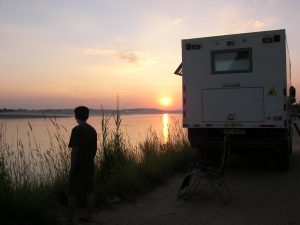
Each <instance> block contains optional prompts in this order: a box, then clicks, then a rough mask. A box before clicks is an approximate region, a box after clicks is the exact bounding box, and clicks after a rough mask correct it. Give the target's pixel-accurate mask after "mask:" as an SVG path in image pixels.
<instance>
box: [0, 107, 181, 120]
mask: <svg viewBox="0 0 300 225" xmlns="http://www.w3.org/2000/svg"><path fill="white" fill-rule="evenodd" d="M116 112H117V110H110V109H109V110H94V109H91V111H90V116H102V115H103V114H105V115H108V114H114V113H116ZM118 113H120V114H121V115H147V114H148V115H154V114H165V113H168V114H181V113H182V112H181V111H179V110H160V109H120V110H118ZM73 116H74V115H73V110H70V109H66V110H63V109H58V110H20V111H19V110H13V111H0V119H3V120H5V119H53V118H54V119H55V118H70V117H73Z"/></svg>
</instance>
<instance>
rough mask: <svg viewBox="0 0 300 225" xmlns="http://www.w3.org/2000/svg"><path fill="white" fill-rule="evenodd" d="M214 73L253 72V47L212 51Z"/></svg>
mask: <svg viewBox="0 0 300 225" xmlns="http://www.w3.org/2000/svg"><path fill="white" fill-rule="evenodd" d="M211 62H212V63H211V66H212V68H211V69H212V74H227V73H246V72H252V49H251V48H243V49H229V50H218V51H212V52H211Z"/></svg>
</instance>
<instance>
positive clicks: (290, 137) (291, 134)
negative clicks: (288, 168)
mask: <svg viewBox="0 0 300 225" xmlns="http://www.w3.org/2000/svg"><path fill="white" fill-rule="evenodd" d="M292 152H293V128H292V127H291V130H290V134H289V154H290V155H291V154H292Z"/></svg>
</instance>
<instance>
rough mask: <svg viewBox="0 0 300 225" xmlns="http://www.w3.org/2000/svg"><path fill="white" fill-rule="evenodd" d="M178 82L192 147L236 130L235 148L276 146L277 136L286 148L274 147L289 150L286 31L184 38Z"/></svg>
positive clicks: (289, 81)
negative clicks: (180, 82) (254, 145)
mask: <svg viewBox="0 0 300 225" xmlns="http://www.w3.org/2000/svg"><path fill="white" fill-rule="evenodd" d="M182 83H183V93H182V95H183V126H184V127H186V128H188V129H189V139H190V142H191V144H192V145H193V146H198V147H200V146H202V145H203V146H205V144H206V145H213V144H214V143H215V144H216V143H217V141H216V140H218V139H220V138H221V136H222V134H223V133H224V131H230V132H231V133H235V134H240V135H237V136H236V138H235V137H234V135H233V138H232V140H233V141H232V142H233V147H234V143H235V142H234V140H235V141H236V143H240V145H239V146H238V145H237V146H236V147H237V149H238V148H241V146H242V145H243V144H244V145H248V146H249V143H251V144H252V145H253V144H256V143H257V146H258V147H259V146H264V144H269V147H270V149H275V148H276V147H275V146H273V145H274V140H276V141H277V144H279V145H280V146H282V148H284V149H285V150H281V149H278V148H276V149H277V150H276V151H277V152H280V153H282V154H283V151H286V150H287V149H290V150H291V148H292V147H291V144H292V141H291V136H292V135H291V118H290V108H291V107H290V106H291V102H292V101H291V100H292V99H294V97H295V96H294V95H293V94H292V95H293V96H290V92H291V91H292V92H293V90H291V64H290V58H289V52H288V47H287V41H286V35H285V30H274V31H264V32H254V33H244V34H234V35H225V36H216V37H206V38H195V39H185V40H182ZM278 141H279V142H280V143H279V142H278ZM252 145H250V146H252ZM203 146H202V147H203ZM290 150H289V151H290ZM282 154H281V155H280V157H282ZM286 157H287V156H286ZM286 161H287V160H286ZM283 164H285V165H283V166H282V167H288V165H286V164H288V162H283Z"/></svg>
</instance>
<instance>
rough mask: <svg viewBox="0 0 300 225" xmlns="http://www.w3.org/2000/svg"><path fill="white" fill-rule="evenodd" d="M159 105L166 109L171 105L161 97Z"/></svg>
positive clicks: (169, 101)
mask: <svg viewBox="0 0 300 225" xmlns="http://www.w3.org/2000/svg"><path fill="white" fill-rule="evenodd" d="M160 104H161V105H162V106H164V107H168V106H170V105H171V99H170V98H168V97H163V98H161V99H160Z"/></svg>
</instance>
